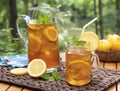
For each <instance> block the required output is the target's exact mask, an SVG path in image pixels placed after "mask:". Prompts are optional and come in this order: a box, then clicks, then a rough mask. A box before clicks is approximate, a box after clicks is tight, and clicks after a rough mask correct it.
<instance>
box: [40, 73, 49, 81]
mask: <svg viewBox="0 0 120 91" xmlns="http://www.w3.org/2000/svg"><path fill="white" fill-rule="evenodd" d="M41 78H43V79H45V80H48V79H49V78H50V74H47V73H44V74H43V75H42V76H41Z"/></svg>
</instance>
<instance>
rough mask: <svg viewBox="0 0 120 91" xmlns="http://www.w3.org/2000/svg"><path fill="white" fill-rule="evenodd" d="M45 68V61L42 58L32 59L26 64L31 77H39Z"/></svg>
mask: <svg viewBox="0 0 120 91" xmlns="http://www.w3.org/2000/svg"><path fill="white" fill-rule="evenodd" d="M46 69H47V67H46V63H45V62H44V61H43V60H42V59H33V60H32V61H31V62H30V63H29V64H28V74H29V75H30V76H32V77H40V76H41V75H42V74H44V73H45V72H46Z"/></svg>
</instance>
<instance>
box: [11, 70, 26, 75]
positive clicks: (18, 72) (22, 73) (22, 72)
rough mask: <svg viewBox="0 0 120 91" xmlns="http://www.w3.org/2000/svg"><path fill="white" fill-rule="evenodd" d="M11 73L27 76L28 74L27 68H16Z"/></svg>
mask: <svg viewBox="0 0 120 91" xmlns="http://www.w3.org/2000/svg"><path fill="white" fill-rule="evenodd" d="M10 73H11V74H13V75H25V74H27V73H28V71H27V68H15V69H12V70H10Z"/></svg>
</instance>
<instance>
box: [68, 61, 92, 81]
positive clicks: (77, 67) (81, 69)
mask: <svg viewBox="0 0 120 91" xmlns="http://www.w3.org/2000/svg"><path fill="white" fill-rule="evenodd" d="M67 72H68V74H69V75H70V76H71V77H72V79H74V80H82V79H85V78H87V77H88V76H89V75H90V73H91V64H90V63H88V62H86V61H84V60H73V61H72V62H71V63H69V64H68V69H67Z"/></svg>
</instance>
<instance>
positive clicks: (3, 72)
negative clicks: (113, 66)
mask: <svg viewBox="0 0 120 91" xmlns="http://www.w3.org/2000/svg"><path fill="white" fill-rule="evenodd" d="M61 67H62V70H59V72H60V73H61V75H62V79H61V80H58V81H56V82H51V83H50V82H48V81H44V80H42V79H40V78H39V79H35V78H31V77H30V76H29V75H24V76H15V75H11V74H10V73H9V70H10V69H11V68H10V67H1V66H0V81H2V82H7V83H10V84H14V85H18V86H22V87H28V88H31V89H34V90H35V91H36V90H39V91H41V90H42V91H104V90H105V89H107V88H108V87H110V86H111V85H113V84H114V83H116V82H118V81H119V80H120V71H116V70H109V69H105V68H99V69H97V68H93V74H92V80H91V82H90V83H89V84H87V85H85V86H71V85H69V84H67V83H66V81H65V74H64V73H65V70H64V69H65V66H64V63H62V66H61Z"/></svg>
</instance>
